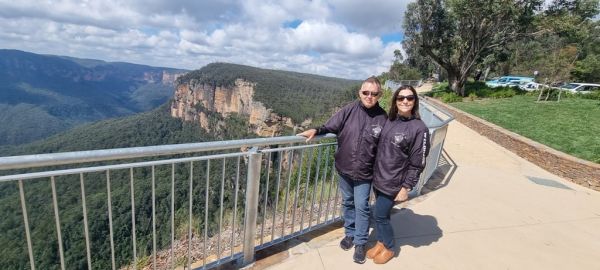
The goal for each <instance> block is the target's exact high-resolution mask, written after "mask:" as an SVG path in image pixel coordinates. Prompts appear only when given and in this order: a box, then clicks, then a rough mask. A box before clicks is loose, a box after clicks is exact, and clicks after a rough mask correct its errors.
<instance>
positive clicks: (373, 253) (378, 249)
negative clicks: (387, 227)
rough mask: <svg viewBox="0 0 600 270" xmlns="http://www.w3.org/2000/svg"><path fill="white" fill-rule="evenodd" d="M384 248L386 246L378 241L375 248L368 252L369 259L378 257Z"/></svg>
mask: <svg viewBox="0 0 600 270" xmlns="http://www.w3.org/2000/svg"><path fill="white" fill-rule="evenodd" d="M384 248H385V246H384V245H383V243H381V242H379V241H377V244H375V246H373V247H372V248H370V249H369V250H367V258H369V259H373V258H375V256H377V254H379V253H380V252H381V251H382V250H383V249H384Z"/></svg>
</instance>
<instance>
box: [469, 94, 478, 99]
mask: <svg viewBox="0 0 600 270" xmlns="http://www.w3.org/2000/svg"><path fill="white" fill-rule="evenodd" d="M475 99H477V94H475V93H470V94H469V100H470V101H475Z"/></svg>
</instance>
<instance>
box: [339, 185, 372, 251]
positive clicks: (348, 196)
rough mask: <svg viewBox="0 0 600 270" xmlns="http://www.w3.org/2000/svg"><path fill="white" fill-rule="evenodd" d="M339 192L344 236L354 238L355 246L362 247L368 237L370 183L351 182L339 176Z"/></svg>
mask: <svg viewBox="0 0 600 270" xmlns="http://www.w3.org/2000/svg"><path fill="white" fill-rule="evenodd" d="M340 191H341V193H342V216H343V218H344V229H345V233H346V236H350V237H354V241H353V242H354V244H355V245H364V244H366V243H367V239H368V237H369V194H370V193H371V181H366V180H362V181H359V180H352V179H347V178H345V177H344V176H341V175H340Z"/></svg>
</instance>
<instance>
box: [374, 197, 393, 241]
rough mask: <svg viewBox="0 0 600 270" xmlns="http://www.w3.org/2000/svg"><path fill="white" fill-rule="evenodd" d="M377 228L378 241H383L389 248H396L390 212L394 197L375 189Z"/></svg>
mask: <svg viewBox="0 0 600 270" xmlns="http://www.w3.org/2000/svg"><path fill="white" fill-rule="evenodd" d="M375 195H376V196H377V199H375V213H374V216H375V229H376V230H377V241H379V242H381V243H383V245H384V246H385V247H386V248H387V249H393V248H394V230H393V229H392V225H390V213H391V211H392V207H394V197H392V196H388V195H385V194H383V193H381V192H379V191H378V190H377V189H375Z"/></svg>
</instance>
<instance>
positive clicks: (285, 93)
mask: <svg viewBox="0 0 600 270" xmlns="http://www.w3.org/2000/svg"><path fill="white" fill-rule="evenodd" d="M237 79H243V80H245V81H248V82H251V83H255V84H256V85H255V88H254V89H255V93H254V97H253V98H254V100H256V101H260V102H262V103H263V104H264V105H265V107H267V108H270V109H273V111H274V112H275V113H278V114H280V115H282V116H287V117H290V118H291V119H292V120H293V121H294V122H295V123H301V122H302V121H304V120H306V119H308V118H316V117H319V116H321V115H323V114H330V113H331V108H335V107H337V106H340V105H342V104H345V103H347V102H349V99H348V97H349V96H351V95H353V93H352V91H354V89H355V88H352V87H353V86H354V87H355V86H356V85H357V84H359V83H360V82H359V81H353V80H344V79H338V78H332V77H324V76H318V75H311V74H305V73H296V72H288V71H280V70H270V69H260V68H254V67H249V66H243V65H236V64H227V63H212V64H209V65H207V66H205V67H203V68H201V69H199V70H195V71H192V72H189V73H188V74H186V75H185V76H182V77H180V78H179V80H178V83H179V84H185V83H191V84H206V85H210V86H212V87H217V86H229V87H230V86H233V85H235V81H236V80H237ZM292 104H293V106H291V105H292Z"/></svg>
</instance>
